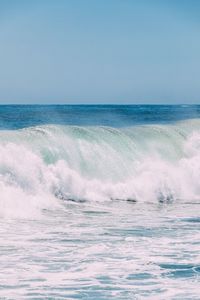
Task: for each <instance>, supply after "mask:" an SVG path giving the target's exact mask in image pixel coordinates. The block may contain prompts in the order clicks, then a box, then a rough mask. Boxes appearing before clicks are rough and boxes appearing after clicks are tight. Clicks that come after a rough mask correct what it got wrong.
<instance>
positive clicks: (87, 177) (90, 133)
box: [0, 105, 200, 300]
mask: <svg viewBox="0 0 200 300" xmlns="http://www.w3.org/2000/svg"><path fill="white" fill-rule="evenodd" d="M199 276H200V106H186V105H184V106H183V105H182V106H145V105H143V106H142V105H137V106H125V105H124V106H123V105H119V106H115V105H110V106H106V105H102V106H98V105H96V106H88V105H86V106H62V105H57V106H56V105H55V106H39V105H35V106H16V105H13V106H0V299H97V300H107V299H163V300H164V299H174V300H177V299H185V300H187V299H188V300H189V299H200V277H199Z"/></svg>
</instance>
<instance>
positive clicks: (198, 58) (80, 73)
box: [0, 0, 200, 104]
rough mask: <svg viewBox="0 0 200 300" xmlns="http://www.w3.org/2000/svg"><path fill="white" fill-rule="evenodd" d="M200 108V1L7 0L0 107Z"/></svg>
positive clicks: (0, 48) (1, 19)
mask: <svg viewBox="0 0 200 300" xmlns="http://www.w3.org/2000/svg"><path fill="white" fill-rule="evenodd" d="M2 103H74V104H75V103H94V104H96V103H133V104H134V103H173V104H175V103H199V104H200V1H199V0H163V1H162V0H34V1H32V0H29V1H25V0H24V1H23V0H0V104H2Z"/></svg>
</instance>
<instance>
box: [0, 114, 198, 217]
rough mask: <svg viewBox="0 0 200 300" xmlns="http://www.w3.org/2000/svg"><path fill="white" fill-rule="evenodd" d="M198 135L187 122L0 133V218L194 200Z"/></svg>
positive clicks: (195, 124) (194, 126)
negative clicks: (62, 208) (82, 206)
mask: <svg viewBox="0 0 200 300" xmlns="http://www.w3.org/2000/svg"><path fill="white" fill-rule="evenodd" d="M199 128H200V120H188V121H183V122H179V123H176V124H173V125H143V126H134V127H129V128H123V129H117V128H112V127H103V126H96V127H95V126H94V127H79V126H61V125H60V126H59V125H44V126H35V127H30V128H25V129H20V130H3V131H0V213H1V215H3V216H9V217H10V216H11V217H12V216H27V215H29V212H30V215H31V217H33V216H34V214H35V215H37V214H38V213H39V212H40V211H41V210H42V209H46V208H52V207H57V206H59V205H60V204H61V203H62V201H67V200H73V201H110V199H115V200H130V201H148V202H157V201H160V202H170V201H173V200H176V199H186V200H187V199H193V200H195V199H199V198H200V197H199V195H200V131H199Z"/></svg>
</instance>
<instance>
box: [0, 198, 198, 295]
mask: <svg viewBox="0 0 200 300" xmlns="http://www.w3.org/2000/svg"><path fill="white" fill-rule="evenodd" d="M198 211H199V205H198V204H196V203H194V204H192V203H189V204H188V203H185V204H181V205H180V203H174V204H167V205H165V204H156V205H152V204H148V203H146V204H143V205H141V204H134V203H129V202H124V201H112V202H110V203H102V205H99V204H98V205H97V204H91V203H90V204H88V203H65V204H63V203H62V204H61V207H60V208H59V209H57V210H54V211H52V212H51V211H46V212H45V213H44V216H43V217H41V218H39V219H38V220H32V221H31V220H21V221H20V220H17V221H14V220H7V221H6V222H5V220H2V221H1V226H0V245H1V246H0V250H1V251H0V266H1V269H0V282H1V284H0V297H1V299H62V298H63V299H143V298H144V299H145V298H148V299H199V284H200V278H199V274H200V261H199V259H200V255H199V253H200V233H199V232H200V217H199V216H198V215H199V214H198Z"/></svg>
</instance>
